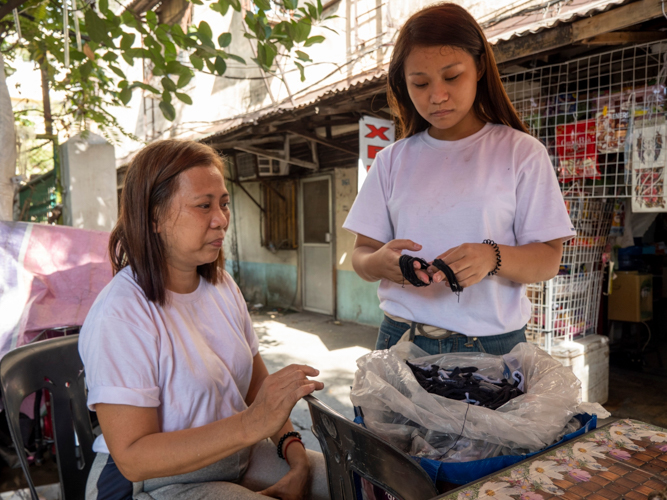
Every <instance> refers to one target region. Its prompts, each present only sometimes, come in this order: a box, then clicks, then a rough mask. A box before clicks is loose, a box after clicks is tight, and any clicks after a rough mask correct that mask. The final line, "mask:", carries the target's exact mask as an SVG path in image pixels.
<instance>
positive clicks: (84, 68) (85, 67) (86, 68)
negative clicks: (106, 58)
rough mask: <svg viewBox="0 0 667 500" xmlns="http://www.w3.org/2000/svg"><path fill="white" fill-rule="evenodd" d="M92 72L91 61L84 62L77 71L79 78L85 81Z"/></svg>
mask: <svg viewBox="0 0 667 500" xmlns="http://www.w3.org/2000/svg"><path fill="white" fill-rule="evenodd" d="M92 70H93V63H92V62H91V61H86V62H85V63H84V64H82V65H81V66H79V71H80V72H81V77H82V78H83V79H84V80H85V79H86V78H88V76H89V75H90V72H91V71H92Z"/></svg>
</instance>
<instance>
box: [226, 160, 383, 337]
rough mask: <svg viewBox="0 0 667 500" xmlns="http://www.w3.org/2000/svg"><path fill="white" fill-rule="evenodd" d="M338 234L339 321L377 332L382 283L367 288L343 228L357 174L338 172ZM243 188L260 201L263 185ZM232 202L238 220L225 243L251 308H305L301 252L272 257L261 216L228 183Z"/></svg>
mask: <svg viewBox="0 0 667 500" xmlns="http://www.w3.org/2000/svg"><path fill="white" fill-rule="evenodd" d="M333 182H334V204H333V205H334V224H335V227H334V231H335V270H336V271H335V272H336V309H337V311H336V316H337V317H338V319H341V320H345V321H354V322H357V323H363V324H368V325H374V326H377V325H379V324H380V322H381V321H382V312H381V311H380V307H379V305H380V302H379V300H378V297H377V287H378V284H377V283H367V282H366V281H364V280H362V279H361V278H359V276H357V274H356V273H355V272H354V269H353V268H352V260H351V259H352V251H353V249H354V235H353V234H352V233H350V232H348V231H346V230H344V229H343V228H342V226H343V222H344V221H345V218H346V217H347V214H348V212H349V210H350V207H351V206H352V203H354V199H355V198H356V195H357V169H356V168H338V169H336V170H335V172H334V176H333ZM243 187H244V188H245V189H246V190H247V191H248V192H249V194H250V195H252V197H253V198H254V199H255V200H257V201H260V185H259V183H255V182H252V183H244V184H243ZM227 189H228V190H229V192H230V194H231V197H232V206H231V210H232V216H231V221H230V225H229V228H228V230H227V236H226V237H225V244H224V250H225V257H226V259H227V264H226V267H227V271H228V272H229V273H230V274H231V275H232V276H233V277H234V279H235V280H236V281H237V283H238V284H239V286H240V288H241V291H242V292H243V295H244V297H245V298H246V300H247V301H248V302H249V303H250V305H253V304H263V305H268V306H272V307H276V306H277V307H285V308H287V307H290V306H292V307H295V308H300V307H301V295H300V294H301V287H300V286H299V285H298V284H299V279H300V276H299V252H298V250H278V251H276V252H275V253H274V252H270V251H269V250H267V249H266V248H264V247H262V246H261V239H260V224H261V219H260V210H259V208H258V207H257V205H255V204H254V203H253V201H252V200H251V199H250V198H249V197H248V195H247V194H246V193H244V192H243V191H242V190H241V189H239V188H238V187H237V186H235V185H233V184H232V183H231V182H229V181H227Z"/></svg>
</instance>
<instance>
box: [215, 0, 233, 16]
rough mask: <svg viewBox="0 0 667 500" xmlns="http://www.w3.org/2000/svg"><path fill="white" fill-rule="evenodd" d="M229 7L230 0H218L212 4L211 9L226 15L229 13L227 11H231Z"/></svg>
mask: <svg viewBox="0 0 667 500" xmlns="http://www.w3.org/2000/svg"><path fill="white" fill-rule="evenodd" d="M229 7H231V2H229V0H218V2H217V3H214V4H213V5H211V10H214V11H216V12H219V13H220V14H222V15H223V16H224V15H225V14H227V11H229Z"/></svg>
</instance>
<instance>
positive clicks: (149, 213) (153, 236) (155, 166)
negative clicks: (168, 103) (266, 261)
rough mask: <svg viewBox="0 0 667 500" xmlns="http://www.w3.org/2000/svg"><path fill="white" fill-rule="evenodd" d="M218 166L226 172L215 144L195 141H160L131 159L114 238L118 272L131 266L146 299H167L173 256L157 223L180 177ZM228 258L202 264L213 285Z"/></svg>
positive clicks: (111, 248) (111, 252) (112, 253)
mask: <svg viewBox="0 0 667 500" xmlns="http://www.w3.org/2000/svg"><path fill="white" fill-rule="evenodd" d="M209 165H212V166H214V167H216V168H218V169H219V170H220V173H222V174H223V175H224V171H223V163H222V159H221V158H220V157H219V156H218V154H217V153H216V152H215V150H214V149H213V148H211V147H210V146H206V145H204V144H200V143H198V142H193V141H179V140H175V139H168V140H164V141H156V142H153V143H151V144H149V145H148V146H146V147H145V148H144V149H142V150H141V151H139V153H137V155H136V156H135V157H134V158H133V159H132V161H131V162H130V166H129V167H128V169H127V174H126V175H125V182H124V183H123V193H122V195H121V200H120V215H119V217H118V222H117V223H116V226H115V227H114V229H113V231H111V236H110V238H109V257H110V259H111V267H112V269H113V273H114V275H115V274H116V273H117V272H118V271H120V270H121V269H123V268H124V267H126V266H130V268H131V269H132V271H133V273H134V276H135V278H136V280H137V283H138V284H139V286H140V287H141V289H142V290H143V291H144V293H145V294H146V298H147V299H148V300H150V301H152V302H156V303H158V304H159V305H161V306H163V305H164V304H165V303H166V298H167V293H166V286H165V285H166V282H167V274H168V267H167V258H166V257H167V256H166V249H165V247H164V243H163V242H162V239H161V238H160V235H159V234H158V233H157V232H156V231H155V225H154V223H155V221H158V220H160V219H161V218H162V217H164V216H165V214H166V212H167V209H168V208H169V203H170V201H171V199H172V198H173V196H174V194H175V193H176V190H177V189H178V176H179V175H180V174H181V173H183V172H185V171H186V170H188V169H190V168H193V167H205V166H209ZM224 267H225V257H224V255H223V253H222V251H220V255H219V256H218V258H217V259H216V260H215V261H214V262H211V263H209V264H204V265H202V266H198V267H197V273H199V275H200V276H201V277H202V278H204V279H205V280H206V281H208V282H209V283H212V284H214V285H215V284H216V283H218V282H219V281H220V280H221V279H222V272H221V271H222V269H224Z"/></svg>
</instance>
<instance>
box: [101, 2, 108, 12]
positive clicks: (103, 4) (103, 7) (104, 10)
mask: <svg viewBox="0 0 667 500" xmlns="http://www.w3.org/2000/svg"><path fill="white" fill-rule="evenodd" d="M99 6H100V12H101V13H102V14H105V13H106V11H107V10H109V0H99Z"/></svg>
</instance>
